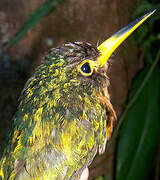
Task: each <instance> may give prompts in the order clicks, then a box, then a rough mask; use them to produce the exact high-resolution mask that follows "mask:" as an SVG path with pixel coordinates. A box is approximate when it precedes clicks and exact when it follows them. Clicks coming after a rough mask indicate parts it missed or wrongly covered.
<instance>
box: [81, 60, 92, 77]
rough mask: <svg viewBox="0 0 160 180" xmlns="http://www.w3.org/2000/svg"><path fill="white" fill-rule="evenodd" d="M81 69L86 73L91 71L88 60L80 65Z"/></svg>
mask: <svg viewBox="0 0 160 180" xmlns="http://www.w3.org/2000/svg"><path fill="white" fill-rule="evenodd" d="M81 71H83V72H84V73H87V74H88V73H90V72H91V67H90V65H89V63H88V62H86V63H85V64H83V65H82V66H81Z"/></svg>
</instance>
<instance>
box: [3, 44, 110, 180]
mask: <svg viewBox="0 0 160 180" xmlns="http://www.w3.org/2000/svg"><path fill="white" fill-rule="evenodd" d="M86 48H88V52H87V50H86ZM90 51H91V52H90ZM74 54H76V55H75V57H74V56H73V55H74ZM69 55H70V56H69ZM97 56H98V52H96V50H95V49H94V48H92V47H91V46H90V45H88V44H78V43H77V44H76V43H75V44H71V43H69V44H65V45H64V46H63V47H60V48H57V49H53V50H52V51H51V52H50V53H49V55H47V56H46V58H45V60H44V61H43V63H42V64H41V65H40V66H39V67H38V68H37V69H36V71H35V74H34V76H33V77H32V78H31V79H29V80H28V82H27V83H26V85H25V87H24V90H23V92H22V95H21V102H20V105H19V108H18V111H17V113H16V114H15V116H14V133H13V135H12V142H11V143H10V146H9V148H8V149H7V152H6V154H5V157H6V160H5V162H4V163H1V171H2V169H3V176H4V177H3V176H2V175H1V177H2V179H5V180H7V179H9V180H12V179H16V180H21V179H23V180H31V179H34V180H35V179H37V180H39V179H47V178H49V179H53V180H73V179H75V178H78V177H79V176H80V174H81V172H82V171H83V169H84V168H85V167H86V166H88V165H89V164H90V163H91V162H92V160H93V158H94V156H95V154H96V153H97V151H98V149H99V150H100V151H103V150H102V149H103V148H104V147H105V146H104V145H105V143H106V136H107V132H106V130H107V128H106V124H107V123H106V120H107V118H106V109H105V107H104V105H103V104H101V103H100V101H99V100H98V98H97V91H99V92H100V93H102V89H101V88H102V87H101V86H100V83H101V82H100V80H99V79H98V78H97V79H94V76H93V77H92V79H91V78H86V77H81V75H79V74H78V72H77V68H76V67H77V65H78V64H79V63H80V62H81V61H83V60H84V59H86V58H90V59H91V60H96V57H97ZM73 57H74V58H73ZM99 78H100V77H99ZM103 78H104V77H103ZM2 164H3V165H2Z"/></svg>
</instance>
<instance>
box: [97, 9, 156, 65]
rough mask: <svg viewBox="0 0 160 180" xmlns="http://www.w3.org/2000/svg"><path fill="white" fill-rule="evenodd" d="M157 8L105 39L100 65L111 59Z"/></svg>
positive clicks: (101, 50)
mask: <svg viewBox="0 0 160 180" xmlns="http://www.w3.org/2000/svg"><path fill="white" fill-rule="evenodd" d="M155 11H156V10H153V11H151V12H149V13H147V14H145V15H144V16H142V17H140V18H138V19H136V20H134V21H133V22H131V23H130V24H128V25H127V26H125V27H123V28H122V29H120V30H119V31H118V32H116V33H115V34H114V35H112V36H111V37H110V38H109V39H107V40H106V41H104V42H103V43H102V44H101V45H100V46H98V50H99V51H100V53H101V56H100V57H99V58H98V65H99V66H103V65H104V64H105V63H106V61H107V60H108V59H109V57H110V56H111V54H112V53H113V52H114V50H115V49H116V48H117V47H118V46H119V45H120V44H121V43H122V42H123V41H124V40H125V39H126V38H127V37H128V36H129V35H130V34H131V33H132V32H133V31H134V30H135V29H137V28H138V27H139V26H140V25H141V24H142V23H143V22H144V21H145V20H146V19H148V18H149V17H150V16H151V15H152V14H153V13H154V12H155Z"/></svg>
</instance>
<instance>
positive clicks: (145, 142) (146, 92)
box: [116, 68, 160, 180]
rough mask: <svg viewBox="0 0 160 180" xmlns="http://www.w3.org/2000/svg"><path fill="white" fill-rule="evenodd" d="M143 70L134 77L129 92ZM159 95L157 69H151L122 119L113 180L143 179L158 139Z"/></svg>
mask: <svg viewBox="0 0 160 180" xmlns="http://www.w3.org/2000/svg"><path fill="white" fill-rule="evenodd" d="M147 71H148V68H146V69H145V70H144V71H143V72H141V73H140V75H139V76H138V77H137V79H136V81H135V83H134V84H133V91H132V93H133V94H134V93H135V92H136V90H137V89H138V87H139V86H140V85H141V83H142V81H143V79H144V77H145V76H146V74H147ZM159 96H160V70H159V69H158V68H155V70H154V71H153V73H152V75H151V76H150V78H149V80H148V82H147V83H146V85H145V86H144V88H143V90H142V91H141V93H140V94H139V96H138V98H137V99H136V101H135V103H134V105H133V106H132V107H131V108H130V110H129V111H128V113H127V115H126V117H125V119H124V123H123V126H122V129H121V133H120V137H119V141H118V145H117V156H116V180H135V179H136V180H146V179H147V177H148V175H149V173H150V169H151V168H152V166H153V162H154V158H155V155H156V150H157V145H158V142H159V129H160V124H159V106H158V105H159Z"/></svg>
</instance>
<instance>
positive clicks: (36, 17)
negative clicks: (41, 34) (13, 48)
mask: <svg viewBox="0 0 160 180" xmlns="http://www.w3.org/2000/svg"><path fill="white" fill-rule="evenodd" d="M61 1H62V0H47V1H46V2H45V3H43V4H42V5H41V6H39V7H38V8H36V9H35V10H34V11H33V12H32V13H31V15H30V16H29V17H28V19H27V20H26V21H25V22H24V24H23V25H22V27H21V29H20V31H19V32H18V33H17V34H16V36H15V37H14V38H13V39H11V40H9V41H8V45H15V44H16V43H18V42H19V41H20V40H21V39H22V38H23V36H24V35H25V33H26V32H27V31H28V30H29V29H30V28H32V27H34V26H35V25H36V24H37V23H38V22H39V21H40V20H41V19H42V18H43V17H44V16H46V15H48V14H49V13H50V12H51V11H52V10H53V9H54V8H55V7H56V6H57V5H58V3H60V2H61Z"/></svg>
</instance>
